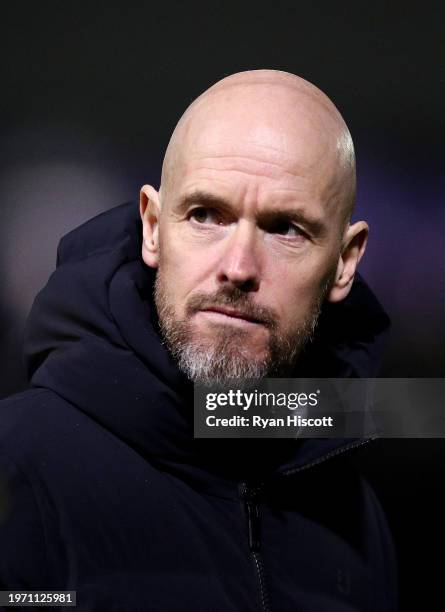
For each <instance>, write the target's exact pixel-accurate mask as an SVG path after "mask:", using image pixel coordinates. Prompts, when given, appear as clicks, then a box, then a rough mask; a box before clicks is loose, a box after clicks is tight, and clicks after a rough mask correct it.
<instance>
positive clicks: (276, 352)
mask: <svg viewBox="0 0 445 612" xmlns="http://www.w3.org/2000/svg"><path fill="white" fill-rule="evenodd" d="M328 287H329V283H326V286H325V287H324V290H323V292H322V294H321V295H320V296H319V298H318V299H317V300H316V301H315V303H314V304H312V308H311V309H310V312H309V313H308V315H307V317H306V319H305V321H304V323H303V325H300V327H299V329H295V330H294V331H293V332H292V333H289V334H288V335H286V336H285V335H282V334H280V333H278V331H277V329H276V323H275V320H274V318H273V317H271V316H267V311H264V310H261V311H257V312H260V314H261V315H263V316H262V320H264V323H265V324H266V325H267V326H268V327H269V329H270V334H269V341H268V350H267V351H266V357H264V358H255V356H252V355H249V356H248V355H246V354H245V352H243V346H244V338H248V334H249V332H248V331H246V330H242V329H239V328H232V327H230V326H227V325H221V326H215V334H214V339H213V342H212V344H211V345H210V344H209V340H208V339H207V340H205V339H204V340H203V339H201V338H199V337H197V334H196V333H194V332H193V329H192V325H191V324H190V318H186V319H177V318H175V315H174V309H173V307H172V306H171V304H170V303H169V300H168V298H167V295H166V293H165V291H164V288H163V280H162V274H161V271H160V270H158V274H157V275H156V282H155V291H154V298H155V304H156V308H157V313H158V318H159V327H160V332H161V336H162V339H163V341H164V344H165V345H166V347H167V348H168V350H169V351H170V353H171V355H172V356H173V358H174V359H175V360H176V362H177V365H178V367H179V369H180V370H181V371H182V372H183V373H184V374H185V375H186V376H187V377H188V378H189V379H190V380H191V381H193V382H195V383H199V384H202V385H206V386H209V385H227V384H230V383H231V382H233V381H234V380H236V381H240V382H241V381H243V380H244V381H258V380H261V379H263V378H266V377H272V376H274V377H279V376H285V375H286V374H287V373H289V372H290V370H291V369H292V367H293V366H294V365H295V362H296V360H297V357H298V356H299V355H300V353H301V351H302V350H303V348H304V346H305V345H306V344H307V343H308V342H309V341H311V340H312V338H313V334H314V331H315V328H316V326H317V322H318V318H319V315H320V312H321V305H322V303H323V301H324V298H325V295H326V292H327V290H328ZM217 297H218V298H219V299H217V300H216V299H215V298H216V296H214V299H213V300H212V301H213V303H216V302H217V303H218V304H219V305H222V304H225V305H228V304H230V305H233V306H235V305H236V306H240V307H242V306H243V305H244V304H246V303H247V301H246V295H245V292H243V291H241V290H240V289H237V288H233V289H232V290H231V291H230V293H228V292H227V291H225V292H224V293H219V294H218V296H217ZM196 298H197V299H196V300H195V302H194V304H192V305H189V308H188V311H189V312H190V314H192V313H193V312H195V311H196V310H199V308H198V306H199V305H200V304H202V303H203V301H205V299H206V296H202V295H199V296H196ZM207 303H208V298H207ZM255 314H257V313H255Z"/></svg>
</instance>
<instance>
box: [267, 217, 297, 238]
mask: <svg viewBox="0 0 445 612" xmlns="http://www.w3.org/2000/svg"><path fill="white" fill-rule="evenodd" d="M269 232H270V233H271V234H279V235H280V236H288V237H290V238H292V237H293V236H305V233H304V232H303V230H302V229H300V228H299V227H298V226H297V225H294V224H293V223H291V222H290V221H277V223H274V225H272V226H271V227H269Z"/></svg>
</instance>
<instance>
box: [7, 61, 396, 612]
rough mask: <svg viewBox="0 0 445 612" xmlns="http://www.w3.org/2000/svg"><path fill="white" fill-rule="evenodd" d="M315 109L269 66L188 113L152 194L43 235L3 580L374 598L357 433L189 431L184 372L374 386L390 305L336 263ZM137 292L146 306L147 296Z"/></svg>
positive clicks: (197, 596) (330, 161) (217, 605)
mask: <svg viewBox="0 0 445 612" xmlns="http://www.w3.org/2000/svg"><path fill="white" fill-rule="evenodd" d="M354 197H355V162H354V152H353V145H352V141H351V137H350V134H349V131H348V129H347V127H346V125H345V123H344V121H343V119H342V117H341V116H340V114H339V112H338V111H337V109H336V108H335V107H334V105H333V104H332V102H331V101H330V100H329V99H328V98H327V97H326V96H325V95H324V94H323V93H322V92H321V91H320V90H318V89H317V88H316V87H315V86H313V85H311V84H309V83H308V82H306V81H304V80H303V79H301V78H299V77H296V76H294V75H291V74H288V73H284V72H279V71H270V70H259V71H251V72H244V73H239V74H235V75H232V76H229V77H227V78H226V79H223V80H222V81H220V82H218V83H216V84H215V85H214V86H213V87H211V88H210V89H209V90H208V91H206V92H205V93H204V94H203V95H201V96H200V97H199V98H198V99H197V100H195V101H194V102H193V103H192V104H191V106H190V107H189V108H188V109H187V110H186V112H185V114H184V115H183V117H182V118H181V120H180V121H179V123H178V125H177V127H176V129H175V130H174V133H173V135H172V138H171V140H170V143H169V145H168V148H167V152H166V155H165V159H164V164H163V169H162V177H161V187H160V189H159V192H157V191H156V190H155V189H154V188H153V187H151V186H148V185H146V186H144V187H143V188H142V190H141V201H140V215H141V219H142V223H140V221H138V218H137V211H136V210H135V207H134V205H131V204H129V205H124V206H121V207H118V208H115V209H112V210H111V211H109V212H107V213H105V214H103V215H100V216H99V217H96V218H95V219H93V220H91V221H90V222H88V223H87V224H85V225H84V226H82V227H81V228H79V229H77V230H75V231H74V232H71V233H70V234H68V235H67V236H65V237H64V238H63V240H62V241H61V244H60V246H59V251H58V266H57V270H56V271H55V273H54V274H53V276H52V277H51V279H50V281H49V283H48V285H47V286H46V287H45V289H44V290H43V291H42V292H41V293H40V294H39V296H38V297H37V299H36V301H35V304H34V306H33V310H32V313H31V316H30V320H29V323H28V330H27V341H26V356H27V363H28V367H29V372H30V377H31V386H32V389H31V390H29V391H27V392H25V393H22V394H19V395H17V396H15V397H13V398H10V399H9V400H6V401H5V402H3V404H2V406H1V412H0V414H1V425H0V430H1V443H0V450H1V457H2V462H1V466H2V483H3V485H2V497H1V499H2V506H1V509H2V511H1V522H0V535H1V541H2V547H1V552H0V585H1V587H2V588H3V589H39V590H48V589H52V590H58V589H73V590H76V591H77V604H78V607H79V608H80V609H85V610H100V609H104V610H113V609H116V610H156V611H157V610H162V611H173V610H194V611H201V610H202V611H206V612H207V611H208V610H218V612H224V611H226V610H227V611H228V610H231V611H233V610H240V611H241V610H242V611H249V610H272V611H273V610H279V611H280V612H284V611H286V610H316V611H317V612H321V611H323V610H329V612H334V611H336V610H338V611H340V610H376V611H377V610H378V611H379V612H383V611H386V610H394V609H395V605H396V604H395V598H396V597H395V569H394V553H393V549H392V545H391V538H390V536H389V533H388V530H387V526H386V522H385V519H384V517H383V514H382V511H381V509H380V506H379V504H378V502H377V500H376V498H375V496H374V494H373V492H372V491H371V489H370V488H369V486H368V485H367V484H366V482H365V481H364V480H363V479H362V478H361V477H360V476H359V475H358V474H356V472H355V471H354V469H353V468H352V467H351V465H350V463H349V455H350V454H351V450H352V449H353V448H356V447H358V446H360V445H361V444H364V443H366V442H367V441H366V440H344V439H342V440H338V439H337V440H305V441H298V442H297V441H294V440H278V441H277V440H275V441H272V440H257V441H252V440H235V441H232V440H212V441H207V440H197V439H194V438H193V408H192V395H193V385H192V382H204V383H209V382H224V381H225V380H227V379H231V378H237V379H244V378H253V379H258V380H259V379H262V378H264V377H265V376H283V375H285V376H299V375H302V374H303V373H304V375H306V376H307V375H309V376H310V375H312V376H373V375H375V373H376V368H377V367H378V359H379V355H380V352H381V348H382V344H383V340H384V336H385V333H386V329H387V327H388V319H387V316H386V315H385V313H384V312H383V311H382V310H381V308H380V306H379V304H378V302H377V301H376V299H375V298H374V297H373V295H372V293H371V292H370V290H369V289H368V288H367V287H366V285H365V284H364V283H363V281H362V280H361V279H360V278H358V277H356V267H357V264H358V262H359V260H360V258H361V257H362V255H363V252H364V250H365V246H366V240H367V234H368V226H367V225H366V223H365V222H363V221H359V222H356V223H353V224H351V222H350V219H351V213H352V208H353V203H354ZM153 293H154V299H153V298H152V295H153Z"/></svg>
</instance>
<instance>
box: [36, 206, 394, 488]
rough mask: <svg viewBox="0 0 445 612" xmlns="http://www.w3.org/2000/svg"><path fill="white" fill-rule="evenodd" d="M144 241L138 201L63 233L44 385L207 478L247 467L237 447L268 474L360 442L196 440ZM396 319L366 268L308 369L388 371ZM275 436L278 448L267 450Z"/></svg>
mask: <svg viewBox="0 0 445 612" xmlns="http://www.w3.org/2000/svg"><path fill="white" fill-rule="evenodd" d="M141 249H142V226H141V221H140V217H139V209H138V206H137V204H136V203H128V204H123V205H121V206H118V207H116V208H113V209H111V210H110V211H107V212H105V213H103V214H101V215H99V216H97V217H95V218H94V219H92V220H90V221H88V222H87V223H85V224H84V225H82V226H80V227H79V228H77V229H75V230H73V231H72V232H70V233H69V234H67V235H66V236H65V237H64V238H62V240H61V242H60V244H59V248H58V253H57V268H56V270H55V272H54V273H53V274H52V276H51V277H50V279H49V281H48V283H47V285H46V286H45V287H44V288H43V289H42V291H41V292H40V293H39V294H38V296H37V298H36V300H35V302H34V305H33V307H32V310H31V314H30V316H29V319H28V323H27V328H26V333H25V360H26V365H27V369H28V375H29V377H30V381H31V385H32V386H34V387H44V388H47V389H50V390H52V391H53V392H55V393H56V394H58V395H59V396H61V397H62V398H63V399H65V400H66V401H68V402H70V403H71V404H73V405H74V406H76V407H77V408H78V409H79V410H81V411H82V412H83V413H85V414H87V415H88V416H89V417H90V418H92V419H93V420H94V421H96V422H97V423H99V424H100V425H101V426H103V427H104V428H105V429H107V430H108V431H109V432H110V433H112V434H113V435H116V436H117V437H119V438H120V439H122V440H123V441H124V442H125V443H127V444H128V445H130V446H131V447H132V448H133V449H134V450H135V451H137V452H138V453H141V454H142V455H144V456H145V457H147V458H149V459H150V460H151V461H152V462H153V463H154V464H160V465H162V466H163V467H164V468H165V469H171V470H176V471H177V470H179V471H181V472H186V473H187V474H188V475H189V476H191V477H193V478H198V479H201V480H202V478H201V476H200V475H202V474H203V473H207V472H208V471H209V470H213V471H214V472H215V473H216V472H221V473H223V474H224V476H225V477H226V476H227V475H232V472H233V476H234V477H236V478H238V477H239V476H240V474H239V473H238V471H239V470H240V469H241V468H240V464H239V462H238V461H237V459H236V457H237V451H236V449H237V448H238V449H239V454H240V456H242V458H243V460H242V465H243V470H247V471H249V469H251V470H253V471H254V472H255V474H256V475H258V473H259V472H260V474H259V475H260V476H261V471H267V472H269V471H272V472H276V471H278V472H283V471H288V470H292V469H298V468H299V467H301V466H304V465H305V464H307V463H308V462H311V461H314V460H317V459H319V458H320V457H323V456H326V455H329V454H331V453H335V452H340V451H341V449H343V448H346V447H347V446H350V445H351V444H352V443H353V442H354V441H351V440H345V439H341V440H339V439H335V440H332V439H323V440H315V439H314V440H309V439H306V440H304V441H299V443H298V444H296V443H295V441H293V440H290V441H285V440H279V441H277V440H230V441H227V440H195V439H194V438H193V385H192V383H191V382H190V381H188V380H187V379H186V377H185V376H184V375H183V374H182V373H181V372H180V371H179V369H178V368H177V366H176V364H175V363H174V361H173V359H172V358H171V357H170V355H169V353H168V352H167V350H166V349H165V347H164V346H163V344H162V343H161V341H160V338H159V335H158V333H157V331H156V329H157V327H156V311H155V308H154V306H153V302H152V289H153V282H154V278H155V272H154V271H153V270H151V269H150V268H148V267H147V266H146V265H145V264H144V263H143V261H142V258H141ZM388 327H389V319H388V316H387V315H386V313H385V312H384V311H383V309H382V307H381V306H380V304H379V303H378V301H377V299H376V298H375V296H374V295H373V293H372V292H371V290H370V289H369V288H368V286H367V285H366V283H365V282H364V281H363V279H362V278H361V277H360V276H358V275H357V278H356V279H355V281H354V284H353V287H352V290H351V292H350V294H349V296H348V297H347V299H346V300H344V301H343V302H341V303H338V304H326V305H325V306H324V307H323V311H322V314H321V317H320V322H319V325H318V329H317V333H316V337H315V340H314V341H313V342H312V343H311V345H310V346H309V348H308V350H306V352H305V354H304V355H303V357H302V358H301V359H300V361H299V365H298V368H297V370H296V375H301V376H305V377H310V376H313V377H322V376H330V377H374V376H376V374H377V371H378V366H379V362H380V358H381V353H382V350H383V348H384V346H385V343H386V335H387V331H388ZM215 442H216V444H215ZM265 442H266V443H267V444H268V449H269V448H272V446H273V447H274V451H273V452H266V453H264V452H261V449H262V450H263V451H264V449H265V446H264V443H265ZM228 444H230V456H231V461H230V462H228V460H227V455H228V453H227V448H228V446H227V445H228ZM256 449H260V455H261V457H263V458H264V456H267V457H273V464H272V463H271V460H270V459H265V458H264V459H263V460H260V459H259V455H258V453H257V452H256ZM250 451H251V452H250ZM248 457H252V463H251V465H250V467H249V460H248ZM262 461H263V462H264V463H262ZM229 463H230V465H229Z"/></svg>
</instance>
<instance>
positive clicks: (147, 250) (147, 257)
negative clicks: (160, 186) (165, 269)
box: [139, 185, 161, 268]
mask: <svg viewBox="0 0 445 612" xmlns="http://www.w3.org/2000/svg"><path fill="white" fill-rule="evenodd" d="M139 209H140V213H141V219H142V235H143V243H142V259H143V260H144V262H145V263H146V264H147V266H150V268H157V267H158V264H159V217H160V214H161V204H160V199H159V194H158V192H157V191H156V189H154V188H153V187H152V186H151V185H144V186H143V187H142V189H141V197H140V206H139Z"/></svg>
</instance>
